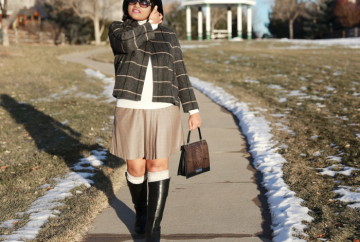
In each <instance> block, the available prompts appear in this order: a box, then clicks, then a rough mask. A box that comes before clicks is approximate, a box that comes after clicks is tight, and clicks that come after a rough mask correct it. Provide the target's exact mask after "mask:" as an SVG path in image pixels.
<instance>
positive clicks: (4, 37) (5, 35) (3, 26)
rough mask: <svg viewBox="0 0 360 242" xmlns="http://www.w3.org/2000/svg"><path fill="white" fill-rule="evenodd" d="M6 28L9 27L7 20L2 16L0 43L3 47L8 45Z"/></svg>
mask: <svg viewBox="0 0 360 242" xmlns="http://www.w3.org/2000/svg"><path fill="white" fill-rule="evenodd" d="M8 28H9V24H8V20H7V19H6V18H4V19H3V20H2V35H3V36H2V38H3V41H2V45H3V46H4V47H8V46H10V42H9V33H8Z"/></svg>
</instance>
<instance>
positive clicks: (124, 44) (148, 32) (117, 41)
mask: <svg viewBox="0 0 360 242" xmlns="http://www.w3.org/2000/svg"><path fill="white" fill-rule="evenodd" d="M150 39H155V32H154V30H153V28H152V27H151V24H150V23H149V22H147V23H145V24H143V25H139V26H136V27H132V26H130V25H129V24H128V23H126V22H112V23H111V25H110V27H109V40H110V45H111V48H112V50H113V52H114V54H115V55H116V54H127V53H130V52H132V51H135V50H137V49H139V46H141V45H143V44H144V43H145V42H146V41H148V40H150Z"/></svg>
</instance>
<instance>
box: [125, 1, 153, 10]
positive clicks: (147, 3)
mask: <svg viewBox="0 0 360 242" xmlns="http://www.w3.org/2000/svg"><path fill="white" fill-rule="evenodd" d="M127 1H128V3H129V5H136V4H137V3H139V5H140V7H142V8H147V7H149V6H151V3H150V2H148V1H146V0H127Z"/></svg>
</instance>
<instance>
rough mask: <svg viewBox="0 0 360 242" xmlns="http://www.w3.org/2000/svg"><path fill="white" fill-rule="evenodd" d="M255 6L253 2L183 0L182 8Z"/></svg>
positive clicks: (252, 0)
mask: <svg viewBox="0 0 360 242" xmlns="http://www.w3.org/2000/svg"><path fill="white" fill-rule="evenodd" d="M206 4H211V5H237V4H246V5H256V3H255V0H185V1H184V2H183V3H182V5H183V6H196V5H206Z"/></svg>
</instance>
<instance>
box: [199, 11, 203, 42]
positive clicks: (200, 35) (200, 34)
mask: <svg viewBox="0 0 360 242" xmlns="http://www.w3.org/2000/svg"><path fill="white" fill-rule="evenodd" d="M198 39H199V40H202V39H203V13H202V8H201V6H200V7H199V10H198Z"/></svg>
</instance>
